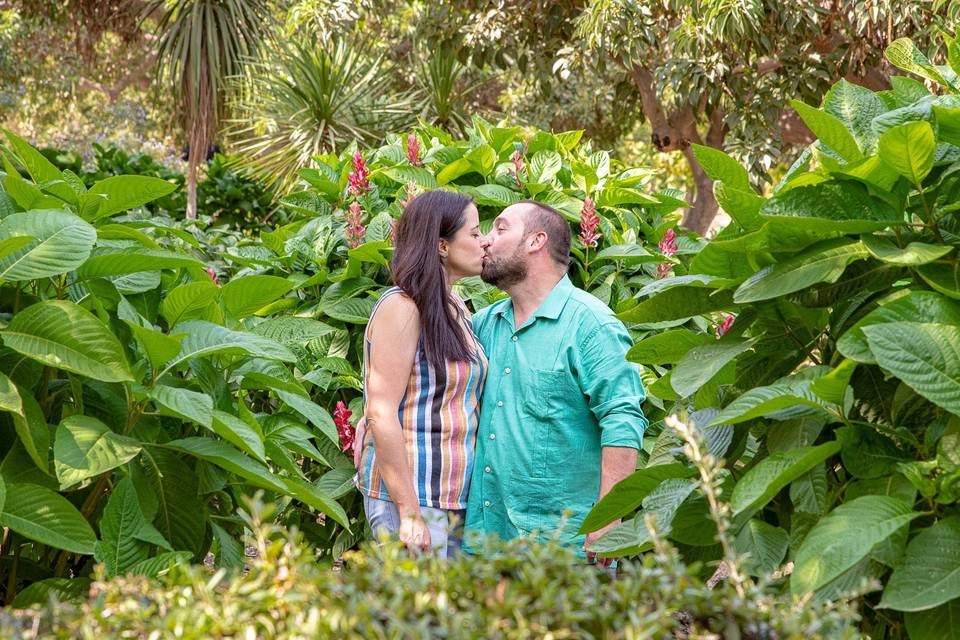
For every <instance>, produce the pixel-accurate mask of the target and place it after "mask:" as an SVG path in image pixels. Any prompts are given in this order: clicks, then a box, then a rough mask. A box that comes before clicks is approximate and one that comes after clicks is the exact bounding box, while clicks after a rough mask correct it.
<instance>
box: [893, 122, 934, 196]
mask: <svg viewBox="0 0 960 640" xmlns="http://www.w3.org/2000/svg"><path fill="white" fill-rule="evenodd" d="M936 150H937V139H936V136H934V135H933V127H931V126H930V123H929V122H926V121H924V122H909V123H907V124H902V125H900V126H897V127H892V128H890V129H887V131H885V132H884V134H883V135H882V136H880V142H879V151H880V159H881V160H883V161H884V162H886V163H887V164H888V165H890V166H891V167H893V168H894V169H895V170H896V171H897V173H899V174H900V175H902V176H903V177H904V178H906V179H907V180H909V181H910V182H912V183H913V184H914V185H919V184H920V183H921V182H923V179H924V178H926V177H927V174H928V173H930V169H932V168H933V154H934V153H935V152H936Z"/></svg>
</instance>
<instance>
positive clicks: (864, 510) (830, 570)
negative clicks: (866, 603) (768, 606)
mask: <svg viewBox="0 0 960 640" xmlns="http://www.w3.org/2000/svg"><path fill="white" fill-rule="evenodd" d="M921 515H923V514H922V513H920V512H915V511H912V510H911V506H910V505H908V504H907V503H905V502H902V501H900V500H897V499H896V498H888V497H886V496H863V497H861V498H857V499H856V500H853V501H851V502H846V503H844V504H841V505H840V506H839V507H837V508H836V509H834V510H833V511H831V512H830V513H829V514H828V515H827V516H826V517H824V518H823V519H822V520H820V522H818V523H817V524H816V525H814V527H813V529H811V530H810V533H808V534H807V537H806V538H805V539H804V541H803V544H801V545H800V548H799V549H798V550H797V555H796V558H795V560H794V562H795V567H794V570H793V574H792V575H791V576H790V589H791V591H792V592H793V593H794V595H798V596H801V595H803V594H806V593H809V592H811V591H816V590H817V589H818V588H820V587H822V586H823V585H825V584H827V583H828V582H830V581H831V580H833V579H834V578H836V577H837V576H839V575H840V574H841V573H843V572H844V571H846V570H847V569H849V568H850V567H852V566H853V565H855V564H856V563H857V562H859V561H860V560H862V559H863V558H865V557H866V556H867V554H868V553H870V550H871V549H872V548H873V547H874V546H875V545H877V544H879V543H880V542H883V541H884V540H886V539H887V538H888V537H889V536H890V535H892V534H893V533H894V532H895V531H897V530H898V529H900V528H901V527H902V526H904V525H906V524H908V523H909V522H910V521H911V520H914V519H915V518H919V517H920V516H921Z"/></svg>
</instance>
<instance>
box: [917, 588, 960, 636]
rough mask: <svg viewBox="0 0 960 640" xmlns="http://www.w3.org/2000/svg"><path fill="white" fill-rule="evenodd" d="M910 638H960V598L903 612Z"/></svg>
mask: <svg viewBox="0 0 960 640" xmlns="http://www.w3.org/2000/svg"><path fill="white" fill-rule="evenodd" d="M903 621H904V622H906V624H907V632H909V634H910V640H960V598H957V599H956V600H951V601H950V602H948V603H946V604H942V605H940V606H939V607H936V608H934V609H927V610H926V611H914V612H909V613H906V614H904V616H903Z"/></svg>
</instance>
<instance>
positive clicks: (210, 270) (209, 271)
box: [207, 267, 220, 284]
mask: <svg viewBox="0 0 960 640" xmlns="http://www.w3.org/2000/svg"><path fill="white" fill-rule="evenodd" d="M207 275H208V276H210V279H211V280H213V283H214V284H220V278H218V277H217V272H216V271H214V270H213V267H207Z"/></svg>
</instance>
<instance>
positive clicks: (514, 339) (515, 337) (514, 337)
mask: <svg viewBox="0 0 960 640" xmlns="http://www.w3.org/2000/svg"><path fill="white" fill-rule="evenodd" d="M510 339H511V340H513V341H514V342H516V341H517V340H518V339H519V338H517V336H513V337H512V338H510Z"/></svg>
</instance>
